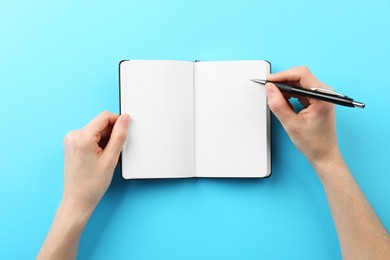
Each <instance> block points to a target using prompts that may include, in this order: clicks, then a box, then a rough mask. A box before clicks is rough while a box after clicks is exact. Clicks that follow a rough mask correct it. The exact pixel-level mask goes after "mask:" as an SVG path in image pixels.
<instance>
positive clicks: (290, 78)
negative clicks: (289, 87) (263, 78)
mask: <svg viewBox="0 0 390 260" xmlns="http://www.w3.org/2000/svg"><path fill="white" fill-rule="evenodd" d="M267 80H270V81H278V82H295V83H297V84H299V86H301V87H303V88H314V87H320V84H321V83H320V82H319V81H318V80H317V78H316V77H315V76H314V75H313V74H312V73H311V71H310V70H309V69H308V68H307V67H305V66H301V67H293V68H291V69H288V70H285V71H281V72H277V73H274V74H270V75H268V76H267Z"/></svg>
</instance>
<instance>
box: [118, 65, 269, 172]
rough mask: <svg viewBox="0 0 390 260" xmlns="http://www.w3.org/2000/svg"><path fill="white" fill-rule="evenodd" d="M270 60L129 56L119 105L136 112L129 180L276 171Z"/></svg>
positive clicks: (127, 153) (125, 159)
mask: <svg viewBox="0 0 390 260" xmlns="http://www.w3.org/2000/svg"><path fill="white" fill-rule="evenodd" d="M269 73H270V64H269V62H267V61H261V60H254V61H208V62H188V61H170V60H169V61H168V60H126V61H121V63H120V65H119V74H120V110H121V113H129V114H130V117H131V122H130V126H129V134H128V137H127V140H126V143H125V145H124V147H123V151H122V176H123V178H125V179H147V178H185V177H267V176H269V175H270V174H271V147H270V145H271V140H270V112H269V109H268V106H267V100H266V95H265V91H264V88H263V87H262V86H259V85H258V84H256V83H254V82H252V81H250V79H265V78H266V75H267V74H269Z"/></svg>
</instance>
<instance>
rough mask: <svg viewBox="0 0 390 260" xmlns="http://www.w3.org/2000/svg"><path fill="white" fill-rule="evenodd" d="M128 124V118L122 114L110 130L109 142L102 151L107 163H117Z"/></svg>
mask: <svg viewBox="0 0 390 260" xmlns="http://www.w3.org/2000/svg"><path fill="white" fill-rule="evenodd" d="M129 122H130V116H129V115H128V114H123V115H121V116H119V117H118V119H117V120H116V122H115V125H114V127H113V128H112V132H111V136H110V140H109V141H108V144H107V146H106V148H105V149H104V156H105V157H106V159H107V160H108V162H109V163H114V164H116V163H117V162H118V158H119V154H120V153H121V151H122V147H123V144H124V143H125V141H126V138H127V130H128V128H129Z"/></svg>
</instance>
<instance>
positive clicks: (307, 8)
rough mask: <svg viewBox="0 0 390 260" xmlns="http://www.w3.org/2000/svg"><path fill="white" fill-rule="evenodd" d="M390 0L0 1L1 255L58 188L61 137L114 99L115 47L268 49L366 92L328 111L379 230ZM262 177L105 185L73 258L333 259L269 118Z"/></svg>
mask: <svg viewBox="0 0 390 260" xmlns="http://www.w3.org/2000/svg"><path fill="white" fill-rule="evenodd" d="M389 27H390V2H389V1H387V0H370V1H352V0H338V1H336V0H331V1H326V2H323V1H309V0H305V1H289V0H284V1H283V0H267V1H255V0H241V1H210V0H208V1H206V0H197V1H179V0H165V1H150V0H144V1H141V0H139V1H106V2H103V1H89V2H88V1H74V0H72V1H15V0H1V3H0V41H1V43H0V88H1V92H0V104H1V109H0V124H1V128H0V129H1V130H0V133H1V135H0V178H1V179H0V258H1V259H31V258H33V257H34V256H35V255H36V253H37V252H38V250H39V248H40V245H41V244H42V242H43V240H44V238H45V235H46V233H47V231H48V229H49V227H50V224H51V221H52V218H53V216H54V213H55V210H56V207H57V205H58V203H59V202H60V199H61V193H62V169H63V137H64V135H65V134H66V133H67V132H68V131H70V130H72V129H77V128H81V127H82V126H84V125H85V124H86V123H87V122H89V121H90V120H91V119H92V118H93V117H94V116H95V115H97V114H98V113H99V112H100V111H102V110H110V111H113V112H118V110H119V104H118V62H119V61H120V60H122V59H179V60H191V61H192V60H195V59H200V60H231V59H239V60H242V59H267V60H269V61H271V63H272V65H273V71H281V70H284V69H288V68H289V67H291V66H294V65H307V66H309V67H310V68H311V70H312V71H313V73H315V74H316V75H317V76H318V78H320V79H321V80H322V81H324V82H326V83H328V84H329V85H331V86H332V87H334V88H335V89H337V90H338V91H339V92H342V93H343V92H345V93H347V94H349V95H351V96H352V97H355V98H356V99H358V100H359V101H360V100H361V101H364V102H366V103H367V107H366V108H365V109H364V110H359V109H350V108H344V107H338V108H337V113H338V114H337V123H338V135H339V143H340V149H341V150H342V152H343V154H344V156H345V160H346V161H347V163H348V164H349V166H350V168H351V170H352V172H353V174H354V176H355V178H356V180H357V181H358V183H359V184H360V186H361V188H362V189H363V191H364V193H365V194H366V196H367V197H368V199H369V201H370V202H371V204H372V206H373V207H374V208H375V210H376V212H377V213H378V215H379V217H380V218H381V220H382V222H383V223H384V224H385V226H386V227H387V229H389V228H390V207H389V200H390V193H389V188H390V166H389V155H390V153H389V152H388V149H389V147H390V139H389V133H390V123H389V118H390V117H389V112H390V110H389V104H388V100H389V95H390V80H389V68H390V67H389V64H388V62H389V60H390V35H389V32H390V30H389ZM272 130H273V151H272V153H273V154H272V155H273V165H272V166H273V174H272V177H270V178H268V179H262V180H257V179H178V180H146V181H140V180H137V181H128V182H126V181H123V180H122V179H121V178H120V177H119V172H116V173H115V174H116V175H115V177H114V180H113V183H112V185H111V187H110V188H109V190H108V192H107V194H106V195H105V197H104V198H103V200H102V201H101V203H100V205H99V206H98V208H97V209H96V211H95V212H94V214H93V216H92V218H91V220H90V222H89V224H88V225H87V227H86V229H85V232H84V234H83V236H82V239H81V243H80V248H79V258H80V259H340V258H341V257H340V249H339V245H338V240H337V235H336V231H335V227H334V224H333V221H332V218H331V215H330V211H329V208H328V205H327V201H326V198H325V195H324V192H323V190H322V187H321V184H320V182H319V181H318V179H317V177H316V175H315V173H314V172H313V170H312V168H311V167H310V165H309V164H308V162H307V161H306V160H305V158H304V157H303V156H302V155H301V154H300V153H299V152H298V151H297V150H296V149H295V148H294V146H293V145H292V144H291V142H290V140H289V139H288V136H287V135H286V133H285V132H284V130H283V129H282V127H281V125H280V124H279V122H278V121H277V120H276V119H275V118H274V121H273V124H272Z"/></svg>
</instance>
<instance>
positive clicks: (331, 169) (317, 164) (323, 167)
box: [309, 147, 346, 182]
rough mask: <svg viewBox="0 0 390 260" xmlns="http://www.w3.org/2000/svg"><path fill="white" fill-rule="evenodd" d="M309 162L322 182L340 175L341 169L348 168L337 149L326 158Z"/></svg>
mask: <svg viewBox="0 0 390 260" xmlns="http://www.w3.org/2000/svg"><path fill="white" fill-rule="evenodd" d="M309 162H310V164H311V165H312V166H313V168H314V170H315V171H316V173H317V175H318V177H319V178H320V180H321V181H322V182H323V181H326V179H328V178H333V177H335V176H336V175H338V174H340V168H341V167H343V168H344V167H346V165H345V162H344V159H343V157H342V155H341V153H340V150H339V149H338V148H337V147H336V148H335V149H333V150H332V151H330V152H329V153H328V154H327V155H326V156H322V157H319V158H316V159H311V160H310V159H309ZM341 172H344V171H341Z"/></svg>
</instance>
